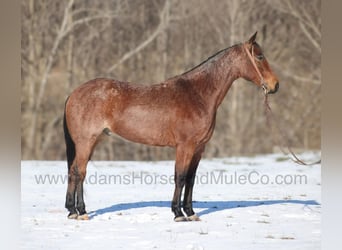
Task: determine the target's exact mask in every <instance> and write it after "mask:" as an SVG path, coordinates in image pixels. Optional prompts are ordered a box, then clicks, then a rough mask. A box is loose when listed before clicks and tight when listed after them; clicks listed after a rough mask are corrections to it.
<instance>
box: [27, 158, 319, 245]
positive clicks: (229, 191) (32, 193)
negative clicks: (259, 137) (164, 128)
mask: <svg viewBox="0 0 342 250" xmlns="http://www.w3.org/2000/svg"><path fill="white" fill-rule="evenodd" d="M300 156H301V157H305V159H307V160H315V159H316V158H318V157H319V153H306V154H302V155H300ZM173 165H174V163H173V162H172V161H166V162H165V161H164V162H128V161H127V162H119V161H117V162H100V161H95V162H89V164H88V169H87V183H86V184H85V202H86V207H87V211H88V213H89V215H90V220H89V221H77V220H69V219H67V211H66V209H64V202H65V200H64V199H65V192H66V186H67V183H66V180H67V179H66V176H67V167H66V162H62V161H61V162H51V161H50V162H49V161H23V162H22V164H21V170H22V173H21V178H22V183H21V186H22V187H21V190H22V195H21V200H22V203H21V207H22V218H21V219H22V242H21V248H22V249H95V248H96V249H120V248H121V249H253V250H258V249H300V250H305V249H310V250H312V249H320V247H321V243H320V241H321V165H314V166H298V165H296V164H294V163H292V162H291V161H288V160H284V159H283V156H282V155H278V154H273V155H261V156H257V157H232V158H224V159H212V160H202V161H201V163H200V166H199V169H198V172H197V180H196V184H195V187H194V195H193V197H194V209H195V211H196V213H197V214H198V215H199V216H200V218H201V221H199V222H178V223H176V222H174V221H173V214H172V213H171V209H170V204H171V203H170V200H171V199H172V195H173V189H174V186H173V173H174V166H173Z"/></svg>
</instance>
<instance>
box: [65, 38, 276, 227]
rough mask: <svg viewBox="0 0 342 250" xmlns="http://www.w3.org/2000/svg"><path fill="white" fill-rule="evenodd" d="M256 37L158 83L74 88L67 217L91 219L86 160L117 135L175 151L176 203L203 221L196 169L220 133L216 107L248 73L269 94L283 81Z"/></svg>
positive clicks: (69, 110) (68, 107) (178, 215)
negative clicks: (195, 201) (197, 208)
mask: <svg viewBox="0 0 342 250" xmlns="http://www.w3.org/2000/svg"><path fill="white" fill-rule="evenodd" d="M255 38H256V33H255V34H254V35H253V36H252V37H251V38H250V39H249V40H248V41H246V42H244V43H241V44H237V45H234V46H232V47H229V48H227V49H224V50H222V51H219V52H218V53H216V54H215V55H213V56H211V57H210V58H208V59H207V60H206V61H204V62H202V63H201V64H199V65H198V66H196V67H195V68H193V69H192V70H190V71H187V72H185V73H183V74H181V75H178V76H175V77H173V78H170V79H168V80H165V81H164V82H161V83H159V84H155V85H150V86H144V85H139V84H132V83H128V82H122V81H117V80H113V79H104V78H101V79H94V80H91V81H89V82H86V83H84V84H83V85H81V86H79V87H78V88H77V89H75V90H74V91H73V92H72V93H71V95H70V96H69V98H68V99H67V101H66V104H65V111H64V134H65V141H66V153H67V161H68V189H67V194H66V203H65V207H66V208H67V209H68V210H69V212H70V213H69V216H68V217H69V218H71V219H88V215H87V213H86V210H85V204H84V200H83V181H84V178H85V176H86V167H87V163H88V161H89V159H90V157H91V155H92V152H93V150H94V148H95V145H96V144H97V143H98V142H99V140H100V138H101V136H102V135H110V134H113V133H115V134H117V135H120V136H122V137H123V138H125V139H127V140H130V141H133V142H138V143H143V144H147V145H153V146H169V147H174V148H175V149H176V162H175V177H174V178H175V191H174V196H173V199H172V205H171V207H172V211H173V213H174V214H175V221H186V220H199V218H198V217H197V216H196V214H195V213H194V211H193V208H192V191H193V185H194V179H195V174H196V169H197V166H198V163H199V161H200V159H201V155H202V153H203V151H204V147H205V144H206V143H207V142H208V141H209V139H210V138H211V136H212V134H213V131H214V128H215V119H216V112H217V108H218V107H219V105H220V104H221V102H222V100H223V98H224V97H225V95H226V93H227V92H228V90H229V88H230V86H231V85H232V83H233V82H234V80H236V79H238V78H240V77H242V78H244V79H246V80H248V81H251V82H253V83H254V84H256V85H258V86H260V87H262V88H263V91H264V92H265V94H268V93H275V92H276V91H277V90H278V87H279V84H278V79H277V77H276V76H275V75H274V74H273V72H272V70H271V69H270V67H269V64H268V62H267V61H266V59H265V57H264V55H263V53H262V50H261V48H260V46H259V45H258V44H257V43H256V42H255ZM184 187H185V191H184V200H183V203H181V195H182V190H183V188H184ZM182 208H183V211H184V213H185V214H186V216H187V217H185V216H184V214H183V212H182Z"/></svg>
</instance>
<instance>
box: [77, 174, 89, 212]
mask: <svg viewBox="0 0 342 250" xmlns="http://www.w3.org/2000/svg"><path fill="white" fill-rule="evenodd" d="M76 194H77V205H76V208H77V211H78V213H79V215H83V214H86V213H87V212H86V210H85V204H84V200H83V180H80V181H79V183H78V184H77V188H76Z"/></svg>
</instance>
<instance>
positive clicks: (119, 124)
mask: <svg viewBox="0 0 342 250" xmlns="http://www.w3.org/2000/svg"><path fill="white" fill-rule="evenodd" d="M115 120H116V122H115V121H114V124H113V132H115V133H116V134H118V135H120V136H122V137H123V138H125V139H127V140H130V141H133V142H138V143H143V144H148V145H155V146H174V144H175V143H174V138H173V135H172V133H171V132H170V122H169V116H168V114H165V113H164V114H162V113H160V112H156V111H152V110H151V109H148V108H146V109H143V108H135V109H130V110H127V111H125V112H124V113H123V114H122V115H121V116H120V118H118V119H115Z"/></svg>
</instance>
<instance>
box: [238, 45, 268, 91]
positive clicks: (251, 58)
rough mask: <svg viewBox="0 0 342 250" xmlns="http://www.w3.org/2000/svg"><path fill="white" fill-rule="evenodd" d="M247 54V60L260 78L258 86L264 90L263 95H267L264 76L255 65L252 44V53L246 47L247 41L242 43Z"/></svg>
mask: <svg viewBox="0 0 342 250" xmlns="http://www.w3.org/2000/svg"><path fill="white" fill-rule="evenodd" d="M243 47H244V49H245V51H246V53H247V55H248V58H249V60H250V61H251V63H252V65H253V67H254V69H255V71H256V72H257V74H258V75H259V78H260V86H261V87H262V89H263V90H264V93H265V95H267V86H266V82H265V80H264V77H263V76H262V74H261V73H260V70H259V68H258V66H257V65H256V63H255V59H254V49H253V45H252V54H251V52H250V51H249V49H248V48H247V43H245V44H244V45H243Z"/></svg>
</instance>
